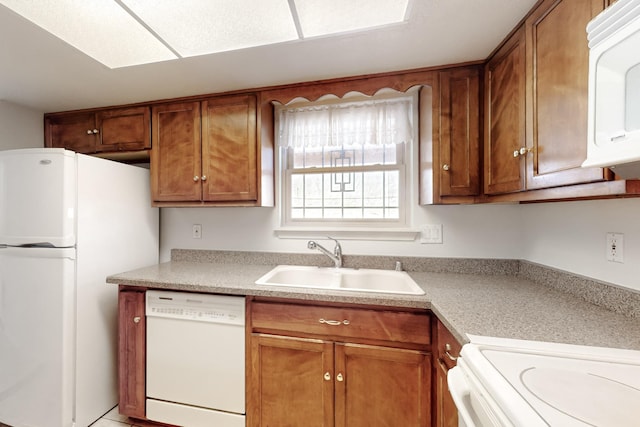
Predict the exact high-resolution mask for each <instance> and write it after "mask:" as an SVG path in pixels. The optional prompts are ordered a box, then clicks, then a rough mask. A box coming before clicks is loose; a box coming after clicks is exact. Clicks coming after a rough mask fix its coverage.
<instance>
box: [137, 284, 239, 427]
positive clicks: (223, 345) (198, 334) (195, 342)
mask: <svg viewBox="0 0 640 427" xmlns="http://www.w3.org/2000/svg"><path fill="white" fill-rule="evenodd" d="M146 316H147V401H146V404H147V408H146V415H147V418H149V419H150V420H153V421H160V422H163V423H168V424H175V425H180V426H188V427H211V426H220V427H244V426H245V328H244V325H245V300H244V297H235V296H224V295H208V294H192V293H187V292H172V291H147V294H146Z"/></svg>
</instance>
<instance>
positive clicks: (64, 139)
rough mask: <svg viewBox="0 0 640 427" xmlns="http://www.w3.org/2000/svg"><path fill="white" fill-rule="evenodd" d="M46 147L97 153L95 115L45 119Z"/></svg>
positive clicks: (64, 115)
mask: <svg viewBox="0 0 640 427" xmlns="http://www.w3.org/2000/svg"><path fill="white" fill-rule="evenodd" d="M44 126H45V144H44V145H45V147H54V148H66V149H67V150H71V151H75V152H77V153H84V154H89V153H94V152H95V151H96V139H97V137H96V135H97V133H98V132H99V130H98V129H97V128H96V119H95V114H94V113H77V114H76V113H72V114H60V115H52V116H46V117H45V124H44Z"/></svg>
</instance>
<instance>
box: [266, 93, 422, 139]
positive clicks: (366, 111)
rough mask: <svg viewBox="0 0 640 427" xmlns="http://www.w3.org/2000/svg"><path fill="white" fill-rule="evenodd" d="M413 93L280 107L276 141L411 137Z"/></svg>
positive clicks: (278, 109)
mask: <svg viewBox="0 0 640 427" xmlns="http://www.w3.org/2000/svg"><path fill="white" fill-rule="evenodd" d="M414 102H415V101H414V96H413V95H404V96H398V97H393V98H381V99H376V98H369V99H364V100H362V99H359V100H355V101H354V100H349V99H341V100H337V101H332V102H318V103H308V104H306V105H305V104H302V105H301V104H299V103H298V104H295V105H291V106H280V107H278V108H277V114H278V123H279V126H278V136H279V138H278V141H279V145H280V146H285V147H294V148H302V147H306V148H308V147H321V146H349V145H385V144H400V143H404V142H408V141H410V140H411V139H412V138H413V104H414Z"/></svg>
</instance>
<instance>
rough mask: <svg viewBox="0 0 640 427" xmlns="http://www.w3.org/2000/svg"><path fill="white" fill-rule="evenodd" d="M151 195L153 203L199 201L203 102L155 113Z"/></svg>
mask: <svg viewBox="0 0 640 427" xmlns="http://www.w3.org/2000/svg"><path fill="white" fill-rule="evenodd" d="M151 120H152V123H153V131H152V137H153V150H152V151H151V193H152V196H153V200H154V201H161V202H162V201H200V200H201V198H202V185H201V181H200V173H201V167H200V161H201V151H200V150H201V144H200V102H181V103H176V104H166V105H157V106H154V107H153V110H152V118H151Z"/></svg>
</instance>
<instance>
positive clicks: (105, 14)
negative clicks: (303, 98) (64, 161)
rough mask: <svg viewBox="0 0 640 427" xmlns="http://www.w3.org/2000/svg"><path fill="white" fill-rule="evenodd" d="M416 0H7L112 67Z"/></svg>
mask: <svg viewBox="0 0 640 427" xmlns="http://www.w3.org/2000/svg"><path fill="white" fill-rule="evenodd" d="M410 1H412V0H180V1H175V0H56V1H42V0H0V4H2V5H4V6H6V7H8V8H9V9H11V10H13V11H14V12H16V13H18V14H20V15H22V16H23V17H25V18H26V19H28V20H29V21H32V22H33V23H35V24H36V25H38V26H40V27H42V28H43V29H45V30H46V31H48V32H50V33H51V34H53V35H55V36H56V37H58V38H60V39H62V40H64V41H65V42H67V43H69V44H70V45H72V46H74V47H75V48H77V49H79V50H80V51H82V52H84V53H85V54H87V55H89V56H91V57H92V58H94V59H95V60H97V61H99V62H101V63H103V64H104V65H106V66H107V67H109V68H119V67H127V66H132V65H140V64H146V63H152V62H159V61H166V60H171V59H177V58H182V57H190V56H199V55H208V54H212V53H217V52H225V51H230V50H238V49H245V48H249V47H255V46H262V45H267V44H275V43H283V42H290V41H295V40H301V39H306V38H313V37H321V36H327V35H332V34H340V33H345V32H353V31H362V30H366V29H372V28H377V27H381V26H385V25H390V24H395V23H400V22H405V21H406V20H407V19H408V10H409V2H410Z"/></svg>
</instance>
